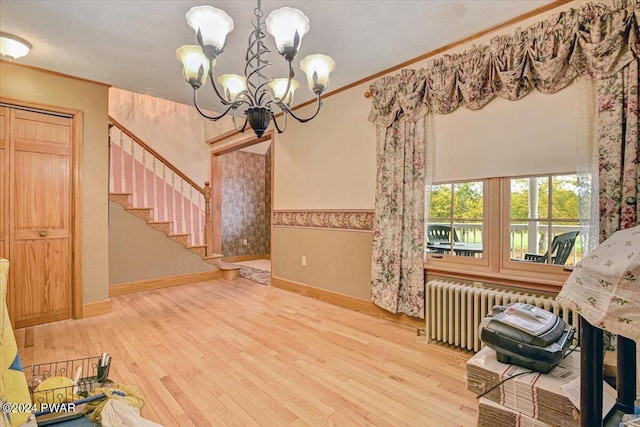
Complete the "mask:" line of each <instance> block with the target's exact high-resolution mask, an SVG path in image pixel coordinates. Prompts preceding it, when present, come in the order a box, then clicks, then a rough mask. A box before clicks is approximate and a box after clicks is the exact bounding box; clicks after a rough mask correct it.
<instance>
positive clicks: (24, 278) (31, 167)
mask: <svg viewBox="0 0 640 427" xmlns="http://www.w3.org/2000/svg"><path fill="white" fill-rule="evenodd" d="M71 135H72V120H71V119H70V118H66V117H57V116H52V115H48V114H41V113H35V112H30V111H22V110H14V109H12V110H11V122H10V138H11V150H10V152H11V157H12V158H11V161H10V167H11V169H12V171H11V172H10V180H11V182H10V185H9V187H10V191H9V194H10V196H9V198H10V201H9V210H10V213H9V215H10V219H9V234H10V246H9V252H10V261H11V274H10V281H9V292H8V300H9V304H10V305H9V307H10V310H11V318H12V320H13V321H14V325H15V327H25V326H30V325H35V324H39V323H45V322H51V321H55V320H61V319H67V318H69V317H71V296H72V294H71V287H72V256H71V248H72V246H71V244H72V235H71V230H72V226H71V225H72V221H71V160H72V159H71V153H72V147H71V141H72V137H71Z"/></svg>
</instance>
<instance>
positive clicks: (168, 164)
mask: <svg viewBox="0 0 640 427" xmlns="http://www.w3.org/2000/svg"><path fill="white" fill-rule="evenodd" d="M109 122H111V123H112V124H113V125H114V126H115V127H117V128H118V129H119V130H120V131H121V132H122V133H124V134H125V135H127V136H128V137H129V138H131V139H132V140H134V141H135V142H136V143H137V144H138V145H140V146H141V147H143V148H144V149H145V150H147V151H148V152H149V153H150V154H151V155H152V156H154V157H155V158H156V159H158V160H160V161H161V162H162V163H164V164H165V165H166V166H167V168H169V169H171V170H172V171H173V173H175V174H176V175H178V176H179V177H180V178H182V179H183V180H184V181H185V182H187V183H188V184H189V185H191V186H192V187H193V188H195V189H196V190H198V191H199V192H200V194H202V195H204V188H202V187H200V186H199V185H198V184H196V183H195V182H193V181H192V180H191V178H189V177H188V176H186V175H185V174H184V173H182V172H181V171H180V170H179V169H178V168H177V167H175V166H174V165H173V164H171V162H170V161H169V160H167V159H165V158H164V157H162V156H161V155H160V154H159V153H158V152H157V151H156V150H154V149H153V148H151V147H150V146H149V145H148V144H146V143H145V142H144V141H142V140H141V139H140V138H138V137H137V136H136V135H134V134H133V133H132V132H130V131H129V130H128V129H127V128H125V127H124V126H123V125H121V124H120V123H119V122H118V121H117V120H116V119H114V118H113V117H111V116H109Z"/></svg>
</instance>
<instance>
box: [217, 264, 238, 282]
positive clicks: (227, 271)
mask: <svg viewBox="0 0 640 427" xmlns="http://www.w3.org/2000/svg"><path fill="white" fill-rule="evenodd" d="M218 268H220V271H222V278H224V279H227V280H234V279H237V278H238V277H240V266H239V265H236V264H229V263H228V262H224V261H221V262H220V265H219V266H218Z"/></svg>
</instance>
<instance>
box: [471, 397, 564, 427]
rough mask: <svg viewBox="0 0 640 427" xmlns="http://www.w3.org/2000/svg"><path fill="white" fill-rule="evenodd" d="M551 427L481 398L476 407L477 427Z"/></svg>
mask: <svg viewBox="0 0 640 427" xmlns="http://www.w3.org/2000/svg"><path fill="white" fill-rule="evenodd" d="M496 426H500V427H553V426H552V425H551V424H547V423H543V422H542V421H539V420H536V419H534V418H531V417H527V416H526V415H522V414H521V413H520V412H517V411H514V410H513V409H509V408H505V407H504V406H502V405H498V404H497V403H496V402H494V401H492V400H489V399H487V398H484V397H481V398H480V403H479V405H478V427H496Z"/></svg>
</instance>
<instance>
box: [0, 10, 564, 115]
mask: <svg viewBox="0 0 640 427" xmlns="http://www.w3.org/2000/svg"><path fill="white" fill-rule="evenodd" d="M550 2H551V1H550V0H535V1H532V0H492V1H489V0H467V1H455V0H449V1H418V0H415V1H409V0H405V1H371V0H369V1H360V0H342V1H339V0H335V1H320V0H306V1H302V0H288V1H280V0H273V1H270V0H265V1H264V2H263V4H262V9H263V10H264V14H265V17H266V16H268V14H269V12H271V11H272V10H274V9H277V8H280V7H283V6H289V7H294V8H298V9H300V10H302V11H303V12H304V13H305V14H306V15H307V16H308V17H309V20H310V31H309V33H308V34H307V35H306V36H305V37H304V39H303V41H302V47H301V51H300V53H299V54H298V57H297V58H296V60H295V61H294V63H295V67H296V74H297V76H296V77H297V79H298V80H299V81H300V83H301V88H300V90H299V91H298V92H297V93H296V101H297V102H296V103H299V102H302V101H305V100H308V99H310V98H311V97H312V95H311V92H310V91H309V90H308V89H307V88H306V84H304V74H303V73H302V72H301V71H300V70H299V68H298V67H299V65H298V64H299V60H300V59H301V58H303V57H304V56H306V55H308V54H311V53H324V54H327V55H330V56H331V57H333V59H334V60H335V61H336V69H335V71H334V73H333V74H332V76H331V84H330V87H329V91H331V90H332V89H337V88H340V87H343V86H346V85H348V84H350V83H352V82H355V81H358V80H360V79H362V78H365V77H367V76H370V75H373V74H375V73H378V72H380V71H383V70H385V69H388V68H390V67H393V66H395V65H397V64H399V63H402V62H404V61H407V60H409V59H412V58H415V57H418V56H420V55H422V54H424V53H426V52H429V51H431V50H433V49H435V48H438V47H441V46H443V45H446V44H448V43H451V42H454V41H457V40H459V39H462V38H464V37H466V36H469V35H471V34H474V33H476V32H478V31H480V30H483V29H486V28H489V27H491V26H493V25H496V24H499V23H502V22H504V21H507V20H509V19H511V18H513V17H516V16H518V15H521V14H523V13H525V12H528V11H530V10H533V9H535V8H538V7H541V6H543V5H545V4H547V3H550ZM201 4H208V5H211V6H214V7H218V8H220V9H223V10H225V11H226V12H227V13H228V14H229V16H231V18H232V19H233V20H234V26H235V28H234V30H233V31H232V32H231V33H230V34H229V36H228V38H227V48H226V50H225V52H224V53H223V54H222V55H221V56H220V57H219V58H218V61H217V65H216V73H217V74H218V75H219V74H222V73H237V74H242V72H243V69H244V55H245V51H246V49H247V40H248V36H249V33H250V31H251V30H252V27H251V21H250V20H251V19H252V18H253V10H254V8H255V6H256V2H255V1H246V0H234V1H193V0H177V1H176V0H173V1H171V0H163V1H151V0H144V1H139V0H128V1H125V0H93V1H89V0H86V1H81V0H55V1H54V0H38V1H33V0H0V30H1V31H3V32H8V33H12V34H15V35H17V36H19V37H22V38H24V39H26V40H28V41H29V42H30V43H31V44H32V45H33V50H32V51H31V53H30V54H29V55H28V56H27V57H24V58H21V59H19V60H17V61H16V62H19V63H23V64H27V65H32V66H36V67H40V68H46V69H50V70H54V71H57V72H61V73H64V74H69V75H72V76H77V77H82V78H85V79H90V80H94V81H98V82H103V83H107V84H110V85H113V86H114V87H117V88H121V89H125V90H129V91H133V92H138V93H144V94H147V95H151V96H156V97H160V98H164V99H168V100H172V101H175V102H180V103H184V104H190V103H191V99H192V96H193V92H192V89H191V87H190V86H189V85H188V84H187V83H186V82H185V81H184V80H183V78H182V74H181V67H180V64H179V62H178V61H177V59H176V58H175V50H176V49H177V48H178V47H180V46H181V45H183V44H197V43H196V41H195V34H194V32H193V30H192V29H191V28H190V27H189V26H188V25H187V23H186V20H185V17H184V15H185V13H186V12H187V11H188V10H189V9H190V8H191V7H192V6H197V5H201ZM266 40H267V47H269V48H270V49H272V50H274V51H275V48H274V47H273V40H272V38H271V36H269V35H267V39H266ZM270 61H271V62H272V64H273V66H272V68H271V70H269V71H268V72H267V73H266V74H267V75H269V76H271V77H279V76H284V75H285V74H286V72H285V70H286V69H285V68H284V67H283V65H284V62H285V61H284V60H283V59H282V58H281V57H279V56H277V55H273V56H272V57H271V58H270ZM276 64H277V66H276ZM208 86H210V83H207V85H206V86H205V87H204V88H203V89H202V90H201V91H205V90H206V91H210V90H211V89H210V88H209V87H208ZM212 99H213V96H211V94H210V93H205V94H201V95H200V100H201V101H202V104H203V106H204V107H206V108H209V109H212V110H219V105H218V104H216V103H214V102H212ZM205 100H209V101H207V102H205Z"/></svg>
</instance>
